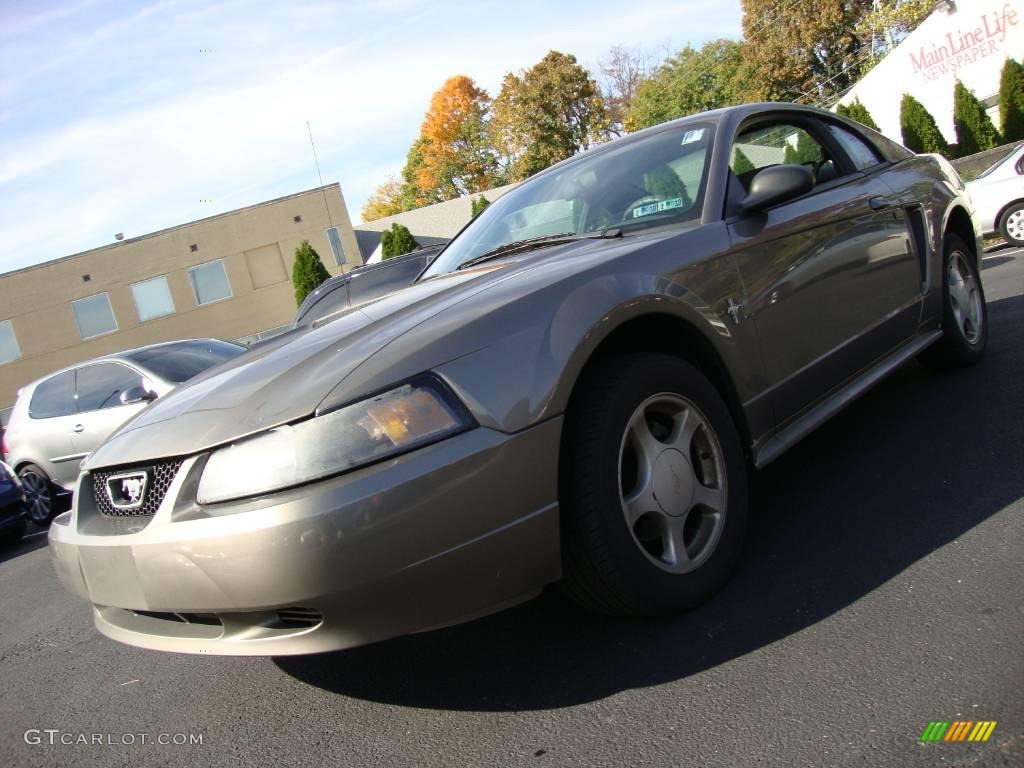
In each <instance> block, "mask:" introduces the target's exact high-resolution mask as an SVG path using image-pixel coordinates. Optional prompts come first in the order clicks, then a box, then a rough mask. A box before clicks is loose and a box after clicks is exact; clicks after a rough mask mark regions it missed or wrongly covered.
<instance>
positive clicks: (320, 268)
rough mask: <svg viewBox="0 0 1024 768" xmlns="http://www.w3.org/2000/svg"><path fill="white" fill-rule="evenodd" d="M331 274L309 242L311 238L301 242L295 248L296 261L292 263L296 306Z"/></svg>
mask: <svg viewBox="0 0 1024 768" xmlns="http://www.w3.org/2000/svg"><path fill="white" fill-rule="evenodd" d="M330 276H331V273H330V272H328V271H327V267H325V266H324V263H323V262H322V261H320V254H318V253H317V252H316V250H315V249H314V248H313V246H311V245H310V244H309V240H303V241H302V242H301V243H299V246H298V247H297V248H296V249H295V263H294V264H293V265H292V285H293V286H295V306H299V305H300V304H302V302H303V300H304V299H305V298H306V297H307V296H308V295H309V294H310V293H312V292H313V291H314V290H316V287H317V286H318V285H320V283H322V282H323V281H324V280H326V279H327V278H329V277H330Z"/></svg>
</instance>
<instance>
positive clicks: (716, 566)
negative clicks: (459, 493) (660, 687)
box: [559, 354, 747, 616]
mask: <svg viewBox="0 0 1024 768" xmlns="http://www.w3.org/2000/svg"><path fill="white" fill-rule="evenodd" d="M641 424H642V425H643V426H641ZM694 429H695V430H696V431H695V432H693V431H691V430H694ZM684 430H687V431H686V434H687V435H691V434H692V437H681V435H682V433H683V431H684ZM652 441H653V442H652ZM673 441H674V442H673ZM562 445H563V450H562V460H561V464H560V467H559V499H560V504H561V510H562V511H561V515H562V517H561V526H562V560H563V571H564V583H563V586H564V588H565V591H567V592H568V593H569V595H570V596H571V597H572V598H574V599H575V600H576V601H578V602H580V603H582V604H583V605H584V606H586V607H588V608H591V609H594V610H597V611H600V612H603V613H608V614H613V615H620V616H659V615H671V614H674V613H678V612H679V611H682V610H686V609H689V608H693V607H694V606H696V605H699V604H700V603H702V602H704V601H705V600H707V599H708V598H710V597H711V596H712V595H714V594H715V593H716V592H717V591H718V590H719V589H721V587H722V586H723V585H724V584H725V582H726V581H727V580H728V578H729V577H730V576H731V575H732V571H733V569H734V567H735V565H736V561H737V559H738V557H739V554H740V550H741V547H742V542H743V533H744V530H745V528H746V519H747V466H746V462H745V461H744V457H743V451H742V449H741V446H740V439H739V436H738V434H737V431H736V427H735V424H734V423H733V420H732V417H731V415H730V413H729V409H728V408H727V407H726V405H725V403H724V402H723V400H722V398H721V397H720V396H719V394H718V392H716V391H715V388H714V387H713V386H712V385H711V383H710V382H709V381H708V380H707V378H705V377H704V376H703V375H702V374H701V373H700V371H698V370H697V369H696V368H694V367H693V366H692V365H690V364H688V363H686V362H684V361H682V360H680V359H678V358H675V357H672V356H669V355H662V354H631V355H624V356H618V357H614V358H609V359H607V360H605V361H602V362H600V363H597V364H596V365H595V366H594V367H593V368H592V369H590V370H588V371H587V372H586V374H585V376H584V378H583V379H582V380H581V381H580V383H579V385H578V387H577V391H576V393H574V395H573V398H572V401H571V403H570V406H569V409H568V412H567V414H566V423H565V428H564V433H563V442H562ZM677 454H678V455H677ZM651 457H654V458H651ZM691 457H692V458H694V459H696V460H697V463H696V464H694V465H692V466H696V467H697V469H696V470H693V469H691V464H690V462H689V459H690V458H691ZM687 473H688V474H687ZM687 492H689V496H687ZM659 494H661V499H660V500H658V495H659ZM698 498H699V499H702V500H708V501H709V502H710V503H711V506H704V505H702V504H701V503H699V502H698V501H697V499H698ZM688 499H689V501H688ZM695 502H696V503H695ZM716 509H717V510H718V511H717V512H715V511H714V510H716ZM627 515H629V516H630V518H629V520H627Z"/></svg>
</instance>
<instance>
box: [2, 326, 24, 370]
mask: <svg viewBox="0 0 1024 768" xmlns="http://www.w3.org/2000/svg"><path fill="white" fill-rule="evenodd" d="M19 357H21V350H20V349H18V340H17V339H16V338H15V337H14V326H12V325H11V321H10V320H4V321H3V322H0V365H3V364H4V363H9V362H11V360H17V359H18V358H19Z"/></svg>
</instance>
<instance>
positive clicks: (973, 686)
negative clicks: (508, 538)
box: [0, 248, 1024, 766]
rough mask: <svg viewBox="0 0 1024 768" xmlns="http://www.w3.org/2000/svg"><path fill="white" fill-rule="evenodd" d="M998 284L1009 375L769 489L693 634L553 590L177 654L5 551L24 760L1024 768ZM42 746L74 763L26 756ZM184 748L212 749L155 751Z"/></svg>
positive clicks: (820, 448) (12, 689) (1016, 384)
mask: <svg viewBox="0 0 1024 768" xmlns="http://www.w3.org/2000/svg"><path fill="white" fill-rule="evenodd" d="M984 267H985V268H984V271H983V277H984V280H985V285H986V290H987V293H988V300H989V321H990V324H991V333H990V346H989V350H988V354H987V357H986V359H985V361H984V362H983V363H982V364H981V365H980V366H978V367H976V368H973V369H970V370H967V371H960V372H956V373H950V374H938V373H933V372H930V371H927V370H925V369H923V368H921V367H920V366H917V365H916V364H912V365H909V366H907V367H905V368H904V369H902V370H901V371H900V372H899V373H898V374H897V375H896V376H894V377H893V378H892V379H890V380H889V381H887V382H886V383H884V384H883V385H881V386H880V387H878V388H877V389H876V390H874V391H873V392H872V393H870V394H869V395H868V396H867V397H865V398H864V399H862V400H860V401H859V402H858V403H856V404H855V405H854V406H852V407H851V408H850V409H849V410H847V411H846V412H845V413H843V414H842V415H841V416H840V417H839V418H837V419H836V420H835V421H833V422H832V423H831V424H829V425H828V426H826V427H824V428H823V429H821V430H819V431H818V432H817V433H815V434H814V435H812V436H811V437H810V438H808V439H807V440H806V441H804V443H802V444H801V445H800V446H798V447H797V448H796V449H794V450H793V451H791V452H790V453H789V454H787V455H786V456H784V457H783V458H782V459H780V460H779V461H778V462H776V463H775V464H773V465H772V466H771V467H769V468H768V469H767V470H765V471H764V472H762V473H760V474H759V475H757V476H756V477H755V479H754V486H753V495H752V499H751V505H752V522H751V529H750V532H749V539H748V544H747V551H746V556H745V558H744V562H743V565H742V566H741V568H740V570H739V572H738V574H737V576H736V578H735V579H734V580H733V581H732V582H731V583H730V585H729V586H728V587H727V588H726V590H725V591H724V593H723V594H721V595H720V596H719V597H718V598H717V599H715V600H714V601H712V602H711V603H709V604H707V605H705V606H704V607H702V608H700V609H699V610H697V611H695V612H692V613H690V614H688V615H686V616H683V617H680V618H678V619H675V620H672V621H664V622H654V623H651V622H645V623H633V622H617V621H610V620H607V619H602V618H598V617H594V616H590V615H588V614H585V613H582V612H581V611H579V610H577V609H576V608H574V607H573V606H572V605H571V604H569V603H567V602H566V601H565V600H564V599H563V598H562V597H561V596H560V594H559V593H558V592H557V591H556V590H549V591H548V592H547V593H545V594H544V595H542V596H541V598H539V599H538V600H536V601H534V602H532V603H529V604H527V605H524V606H520V607H518V608H516V609H513V610H511V611H506V612H505V613H502V614H499V615H496V616H492V617H489V618H487V619H483V620H480V621H477V622H474V623H472V624H469V625H465V626H462V627H455V628H451V629H446V630H442V631H437V632H432V633H428V634H423V635H417V636H413V637H406V638H401V639H398V640H394V641H390V642H386V643H381V644H378V645H375V646H370V647H367V648H361V649H356V650H353V651H347V652H341V653H336V654H326V655H321V656H314V657H297V658H287V659H259V658H248V659H236V658H215V657H192V656H174V655H168V654H161V653H157V652H151V651H143V650H139V649H135V648H130V647H127V646H122V645H119V644H117V643H114V642H113V641H110V640H107V639H105V638H103V637H101V636H100V635H99V634H98V633H97V632H96V631H95V630H94V628H93V626H92V619H91V613H90V610H89V608H88V607H87V606H86V605H85V604H84V603H82V602H80V601H79V600H78V599H77V598H75V597H72V596H71V595H68V594H66V593H65V592H64V591H63V590H62V588H61V587H60V586H59V584H58V582H57V579H56V576H55V575H54V573H53V569H52V567H51V565H50V562H49V556H48V554H47V551H46V548H45V535H44V534H43V533H42V532H36V533H35V535H31V536H30V537H28V538H26V539H25V540H24V541H23V542H22V543H21V544H20V545H19V546H18V547H16V548H14V549H7V550H4V551H2V552H0V616H2V619H3V621H2V624H0V703H2V711H3V725H2V726H0V753H2V754H4V755H6V758H5V762H7V763H8V764H9V765H18V766H20V765H53V764H60V765H63V766H74V765H97V764H102V765H133V766H139V765H193V764H197V765H221V764H224V765H228V764H230V765H235V764H237V765H261V766H262V765H268V764H269V765H319V764H331V765H338V766H364V765H365V766H370V765H372V766H378V765H379V766H405V765H428V766H433V765H436V766H442V765H443V766H457V765H472V766H503V765H529V766H545V765H549V766H556V765H557V766H568V765H581V766H582V765H587V766H627V765H628V766H633V765H665V766H670V765H671V766H689V765H694V766H697V765H702V766H745V765H779V766H822V765H857V766H910V765H913V766H917V765H929V766H931V765H984V766H999V765H1005V766H1010V765H1013V766H1019V765H1021V764H1024V694H1022V690H1024V599H1022V598H1024V580H1022V573H1024V440H1022V436H1024V343H1022V339H1024V250H1021V249H1016V250H1014V249H1005V248H1004V249H998V250H993V251H991V252H990V253H989V254H988V256H987V257H986V260H985V262H984ZM932 720H971V721H978V720H995V721H998V725H997V726H996V727H995V730H994V731H993V733H992V736H991V737H990V739H989V740H988V741H987V742H985V743H966V742H965V743H945V742H940V743H932V744H922V743H921V742H920V741H919V737H920V736H921V734H922V731H923V730H924V728H925V726H926V725H927V724H928V723H929V721H932ZM30 729H36V730H37V731H43V730H44V729H58V730H59V731H60V734H57V735H56V739H57V740H58V743H55V744H52V745H51V744H49V743H48V742H47V739H48V735H47V734H46V733H45V732H42V733H38V734H36V733H31V734H30V735H29V740H30V741H32V740H36V736H37V735H38V740H39V741H41V742H42V743H39V744H28V743H26V738H25V734H26V731H29V730H30ZM61 734H70V735H71V737H70V739H69V738H68V737H64V738H65V740H71V741H78V740H80V737H81V735H84V736H85V737H86V740H92V739H93V738H95V737H94V736H93V735H94V734H100V735H101V737H102V740H103V741H104V742H108V741H112V742H114V743H113V744H107V743H103V744H81V743H78V744H67V745H62V744H60V743H59V740H60V738H61ZM143 734H145V736H144V737H143V736H142V735H143ZM161 734H167V735H168V737H169V739H170V740H173V739H174V738H175V735H176V734H186V736H187V737H189V738H193V739H194V737H196V736H200V737H201V740H202V743H201V744H185V745H174V744H170V745H159V744H153V743H142V742H143V741H144V740H145V741H147V742H152V741H156V740H157V739H158V737H159V736H160V735H161ZM129 735H131V737H132V741H133V742H134V743H128V744H124V743H122V742H124V741H127V740H128V736H129Z"/></svg>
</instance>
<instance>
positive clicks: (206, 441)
mask: <svg viewBox="0 0 1024 768" xmlns="http://www.w3.org/2000/svg"><path fill="white" fill-rule="evenodd" d="M508 266H510V265H509V264H508V263H507V262H496V263H494V264H488V265H483V266H481V267H479V268H475V269H471V270H466V271H464V272H455V273H451V274H449V275H444V276H441V277H438V278H435V279H432V280H427V281H424V282H422V283H415V284H414V285H412V286H410V287H408V288H405V289H403V290H401V291H398V292H396V293H393V294H390V295H388V296H385V297H382V298H381V299H379V300H377V301H374V302H371V303H369V304H364V305H362V306H360V307H358V308H356V309H352V310H349V311H347V312H344V313H340V314H339V315H338V316H336V319H333V320H330V321H329V322H326V323H323V324H321V325H319V327H313V328H310V329H305V328H300V329H295V330H292V331H288V332H286V333H284V334H282V335H281V336H278V337H275V338H273V339H270V340H268V341H266V342H263V343H261V344H260V345H259V346H257V347H255V348H253V349H251V350H249V351H248V352H245V353H243V354H241V355H239V356H238V357H236V358H234V359H232V360H230V361H228V362H226V363H224V364H222V365H219V366H217V367H215V368H211V369H210V370H209V371H207V372H205V373H203V374H200V375H199V376H198V377H196V378H194V379H192V380H190V381H188V382H186V383H184V384H182V385H180V386H179V387H177V388H175V389H174V390H173V391H171V392H170V393H168V394H167V395H164V396H163V397H161V398H160V399H158V400H156V401H154V402H153V403H152V404H151V405H150V406H149V407H148V408H146V409H145V410H143V411H142V412H140V413H139V414H138V415H137V416H136V417H135V418H133V419H131V420H130V421H128V422H127V423H126V424H124V425H123V426H122V427H121V428H120V429H119V430H118V431H117V432H116V433H115V434H114V435H113V436H112V437H111V438H109V439H108V440H107V441H106V442H105V443H103V444H102V445H101V446H100V447H99V448H98V449H97V450H96V451H94V452H93V453H92V454H90V455H89V457H88V458H87V459H86V460H85V462H84V463H83V467H84V468H85V469H95V468H98V467H108V466H115V465H119V464H126V463H135V462H139V461H150V460H153V459H158V458H166V457H172V456H183V455H187V454H193V453H198V452H200V451H203V450H207V449H209V448H212V447H214V446H217V445H222V444H224V443H227V442H230V441H232V440H236V439H238V438H240V437H244V436H246V435H250V434H253V433H256V432H260V431H263V430H266V429H270V428H271V427H275V426H278V425H280V424H284V423H287V422H290V421H295V420H296V419H301V418H303V417H305V416H308V415H310V414H312V413H313V412H314V411H315V410H316V407H317V405H318V404H319V403H320V402H321V401H322V400H323V399H324V397H326V396H327V394H328V393H330V392H331V391H332V390H334V389H335V388H336V387H337V386H338V384H339V382H341V381H342V380H343V379H344V378H345V377H346V376H347V375H348V374H349V373H351V372H352V371H353V370H355V369H356V368H357V367H358V366H359V365H360V364H361V363H363V362H364V361H365V360H366V359H367V358H369V357H370V356H371V355H373V354H374V353H376V352H378V351H379V350H380V349H382V348H383V347H384V346H386V345H387V344H388V343H389V342H390V341H392V340H394V339H396V338H398V336H400V335H402V334H403V333H405V332H406V331H408V330H410V329H412V328H414V327H415V326H417V325H419V324H420V323H422V322H424V321H426V320H428V319H430V318H431V317H433V316H434V315H436V314H437V313H439V312H442V311H444V310H445V309H446V308H447V307H450V306H452V305H453V304H455V303H457V302H459V301H461V300H463V299H465V298H468V297H469V296H471V295H473V294H474V293H477V292H478V291H480V290H484V289H485V288H487V287H488V286H489V285H492V284H493V283H494V282H495V281H500V280H502V279H504V278H505V277H508V276H512V275H513V274H514V273H516V272H519V271H522V269H524V268H528V267H523V266H522V265H520V266H519V268H518V269H513V270H508V269H506V268H507V267H508ZM503 273H507V274H503Z"/></svg>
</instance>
